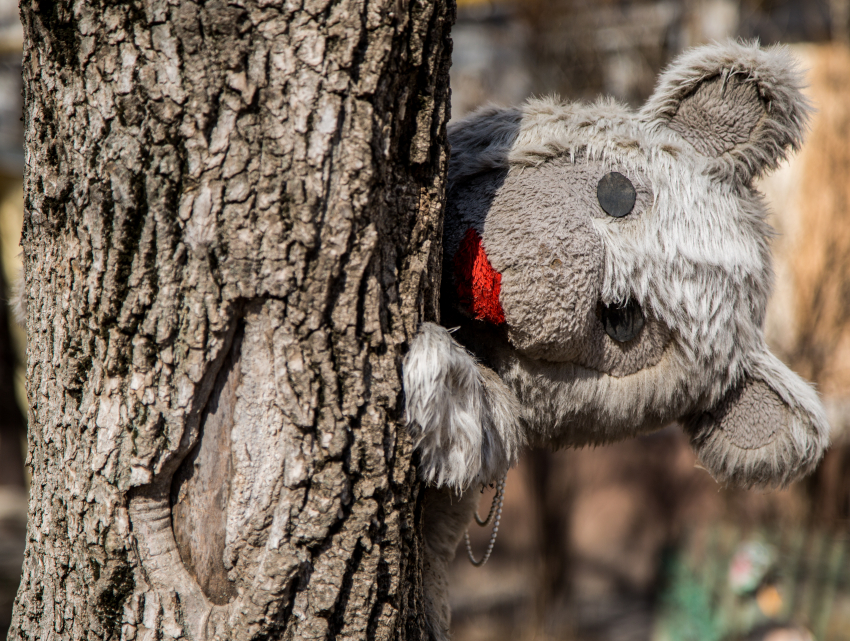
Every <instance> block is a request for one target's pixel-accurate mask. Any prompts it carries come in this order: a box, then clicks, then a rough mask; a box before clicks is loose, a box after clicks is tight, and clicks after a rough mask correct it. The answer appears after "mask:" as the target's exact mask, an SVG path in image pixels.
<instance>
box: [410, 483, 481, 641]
mask: <svg viewBox="0 0 850 641" xmlns="http://www.w3.org/2000/svg"><path fill="white" fill-rule="evenodd" d="M480 497H481V495H480V494H479V492H478V491H477V490H469V491H467V492H464V493H463V494H462V495H459V494H457V493H455V492H454V490H451V489H448V488H439V489H438V488H433V487H429V488H427V489H426V490H425V499H424V506H423V530H424V531H423V534H424V538H425V552H426V554H425V563H424V567H423V581H424V592H425V594H424V597H425V612H426V616H427V617H428V619H427V622H426V624H427V629H428V634H429V635H430V639H431V641H448V640H449V639H450V636H449V623H450V622H451V608H450V607H449V593H448V570H449V565H450V564H451V562H452V560H454V557H455V552H456V551H457V547H458V544H459V543H460V540H461V539H462V538H463V533H464V532H465V531H466V529H467V528H468V527H469V523H470V521H471V520H472V514H473V512H475V510H476V508H477V506H478V499H479V498H480Z"/></svg>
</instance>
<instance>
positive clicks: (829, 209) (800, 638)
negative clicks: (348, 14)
mask: <svg viewBox="0 0 850 641" xmlns="http://www.w3.org/2000/svg"><path fill="white" fill-rule="evenodd" d="M458 5H459V6H458V21H457V25H456V26H455V28H454V30H453V33H452V35H453V39H454V53H453V64H452V71H451V74H452V77H451V81H452V117H453V118H454V119H457V118H460V117H463V116H464V115H465V114H467V113H469V112H470V111H472V110H474V109H475V108H476V107H478V106H480V105H482V104H485V103H489V102H495V103H501V104H514V103H518V102H521V101H522V100H524V99H525V98H526V97H528V96H531V95H541V94H543V95H545V94H553V93H554V94H558V95H560V96H561V97H562V98H563V99H565V100H592V99H593V98H594V97H595V96H597V95H599V94H609V95H613V96H615V97H616V98H618V99H619V100H621V101H623V102H625V103H628V104H630V105H631V106H633V107H638V106H640V105H641V104H642V103H643V102H644V100H646V98H647V97H648V96H649V95H650V94H651V93H652V90H653V88H654V85H655V81H656V78H657V76H658V74H659V72H660V71H661V70H662V69H663V68H664V67H665V66H666V65H667V64H668V63H669V62H670V61H671V59H672V58H673V57H674V56H676V55H677V54H678V53H680V52H681V51H682V50H683V49H686V48H688V47H692V46H694V45H699V44H703V43H707V42H711V41H713V40H720V39H725V38H729V37H733V38H746V39H751V38H758V39H759V40H760V41H761V43H762V44H764V45H768V44H772V43H777V42H782V43H788V44H790V45H791V48H792V50H793V52H794V54H795V55H796V56H797V57H798V58H799V60H800V62H801V63H802V66H803V68H805V69H806V70H807V80H808V84H809V87H808V89H807V93H808V95H809V96H810V98H811V100H812V101H813V102H814V104H815V106H816V108H817V110H818V111H817V113H816V114H815V116H814V119H813V122H812V128H811V131H810V133H809V135H808V137H807V140H806V144H805V147H804V148H803V151H802V152H801V153H799V154H798V155H796V156H795V157H794V158H792V159H791V161H790V162H787V163H785V164H784V165H783V166H782V168H781V169H780V170H779V171H777V172H775V173H774V174H773V175H772V176H770V177H769V178H768V179H765V180H763V181H762V182H761V184H760V185H759V186H760V188H761V189H762V191H764V193H765V194H766V196H767V199H768V202H769V204H770V209H771V211H772V214H771V216H772V223H773V225H774V227H775V228H776V230H777V231H778V236H777V237H776V238H775V240H774V242H773V248H774V256H775V259H776V272H777V278H776V281H777V282H776V287H775V291H774V295H773V298H772V301H771V306H770V310H769V314H768V321H767V333H768V340H769V342H770V343H771V346H772V348H773V350H774V351H775V352H776V353H777V354H778V355H779V356H780V357H781V358H782V359H783V360H784V361H785V362H786V363H788V364H789V365H790V366H791V367H792V368H793V369H795V370H796V371H797V372H799V373H800V374H801V375H803V376H804V377H806V378H808V379H809V380H811V381H814V382H815V383H816V384H817V386H818V389H819V390H820V392H821V393H822V395H823V397H824V401H825V403H826V405H827V408H828V413H829V419H830V423H831V427H832V430H833V432H832V440H833V446H832V448H831V450H830V451H829V453H828V454H827V456H826V459H825V460H824V462H823V463H822V464H821V466H820V467H819V469H818V470H817V471H816V472H815V474H814V475H813V476H812V477H810V478H808V479H806V480H805V481H803V482H800V483H797V484H795V485H794V486H792V487H790V488H788V489H787V490H784V491H781V492H772V493H761V492H753V491H742V490H732V489H726V488H723V487H720V486H718V485H717V484H716V483H715V482H714V481H713V480H712V479H711V477H709V475H708V474H707V473H706V472H705V471H704V470H702V469H700V468H699V467H698V466H697V464H696V461H695V459H694V456H693V454H692V453H691V450H690V447H689V446H688V443H687V440H686V438H685V437H684V435H683V434H682V432H681V430H680V429H679V428H678V427H677V426H670V427H669V428H667V429H665V430H663V431H661V432H659V433H657V434H654V435H652V436H648V437H645V438H641V439H637V440H633V441H628V442H625V443H620V444H618V445H614V446H608V447H600V448H595V449H584V450H577V451H576V450H571V451H562V452H556V453H549V452H543V451H536V452H532V453H531V454H530V455H527V456H525V457H524V458H523V460H522V462H521V463H520V465H519V467H518V468H517V469H514V470H512V471H511V472H510V474H509V475H508V482H507V490H506V498H505V509H504V515H503V519H502V525H501V527H500V531H499V538H498V541H497V543H496V548H495V552H494V553H493V556H492V558H491V560H490V562H489V563H488V564H487V565H485V566H484V567H483V568H474V567H472V565H470V563H469V561H468V560H467V558H466V551H465V550H464V549H463V547H461V549H460V550H458V556H457V559H456V560H455V564H454V568H453V576H452V577H451V580H450V585H451V591H452V603H453V629H454V638H455V641H479V640H484V639H487V640H493V641H501V640H503V639H505V640H507V639H520V640H526V639H527V640H531V639H538V640H540V641H543V640H549V639H559V640H560V639H564V640H581V641H650V640H651V641H738V640H740V641H745V640H746V641H808V640H811V639H817V641H847V640H850V438H848V435H850V48H848V40H850V0H744V1H736V0H680V1H674V0H643V1H640V0H634V1H629V2H626V1H614V0H607V1H606V0H597V1H590V0H515V1H508V0H503V1H486V0H459V1H458ZM491 497H492V491H489V492H486V493H485V494H484V495H482V498H481V508H480V511H481V512H482V513H484V512H486V511H487V510H488V509H489V505H490V498H491ZM470 534H471V536H472V542H473V549H474V550H475V551H476V554H477V555H479V556H480V555H481V554H482V553H483V550H484V549H485V547H486V544H487V540H488V538H489V535H490V531H489V528H483V529H482V528H478V527H477V526H472V528H471V532H470Z"/></svg>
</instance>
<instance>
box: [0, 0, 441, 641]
mask: <svg viewBox="0 0 850 641" xmlns="http://www.w3.org/2000/svg"><path fill="white" fill-rule="evenodd" d="M302 5H303V6H302ZM21 15H22V19H23V22H24V29H25V33H26V43H27V44H26V46H25V51H24V91H25V117H26V149H27V151H26V156H27V169H26V175H25V198H26V216H25V222H24V231H23V247H24V255H25V272H26V281H25V293H26V297H27V303H28V306H27V310H28V318H27V330H28V337H29V345H28V351H29V354H28V357H29V358H28V365H27V375H28V394H29V400H30V405H31V410H30V412H31V413H30V420H29V425H30V435H29V447H30V455H29V456H30V464H31V466H32V474H33V476H32V496H31V502H30V511H29V531H28V540H27V551H26V557H25V561H24V573H23V578H22V583H21V588H20V592H19V594H18V598H17V601H16V606H15V614H14V620H13V625H12V629H11V632H10V639H94V638H103V639H106V638H111V639H118V638H124V639H140V640H148V639H150V640H153V639H169V638H186V639H194V640H199V639H212V638H222V639H224V638H232V639H240V640H242V639H250V638H256V639H267V638H282V639H325V638H358V639H360V638H368V639H372V638H376V639H389V638H393V639H418V638H420V637H421V635H422V613H421V605H420V603H421V600H420V598H419V596H420V591H421V558H420V550H421V534H420V532H421V527H420V523H419V520H418V515H419V513H420V510H421V505H420V504H421V493H420V489H419V485H418V483H417V481H416V474H415V469H414V467H413V466H412V465H411V461H410V457H411V443H410V441H409V439H408V438H407V436H406V432H405V430H404V427H403V421H402V416H401V404H402V393H401V383H400V367H401V358H402V356H403V354H404V352H405V350H406V345H407V342H408V341H409V340H410V339H411V338H412V336H413V335H414V333H415V332H416V330H417V328H418V325H419V323H420V322H421V321H422V320H424V319H433V318H435V317H436V314H437V300H436V298H437V292H438V287H436V286H435V284H437V283H439V262H440V258H441V247H440V236H441V226H442V204H443V200H444V176H445V170H446V161H447V144H446V136H445V122H446V120H447V117H448V66H449V56H450V40H449V35H448V34H449V28H450V25H451V22H452V20H453V17H454V9H453V4H452V2H451V0H441V1H439V2H432V0H419V1H417V0H385V1H383V2H377V1H373V2H362V1H361V2H358V1H356V0H338V1H336V2H328V1H327V0H303V1H299V0H292V1H291V2H281V1H277V2H276V1H275V0H244V1H240V0H234V1H233V2H231V3H225V2H223V1H222V0H208V1H207V2H205V3H198V4H195V3H192V2H189V1H187V0H181V1H180V2H170V3H169V2H165V1H164V0H148V1H147V2H140V1H139V0H130V1H128V2H122V3H111V2H90V3H85V2H82V1H81V0H75V1H74V2H71V3H69V2H68V1H67V0H24V2H23V3H22V5H21Z"/></svg>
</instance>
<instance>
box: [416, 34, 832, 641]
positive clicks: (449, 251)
mask: <svg viewBox="0 0 850 641" xmlns="http://www.w3.org/2000/svg"><path fill="white" fill-rule="evenodd" d="M800 86H801V79H800V76H799V74H798V72H797V71H796V70H795V68H794V64H793V61H792V60H791V59H790V57H789V55H788V53H787V51H786V50H785V49H781V48H774V49H770V50H762V49H759V48H758V47H757V46H755V45H746V44H739V43H727V44H723V45H712V46H708V47H703V48H698V49H694V50H692V51H690V52H688V53H686V54H684V55H683V56H681V57H680V58H679V59H678V60H677V61H676V62H674V63H673V65H672V66H671V67H670V69H668V70H667V71H666V72H665V73H664V74H663V75H662V77H661V78H660V80H659V84H658V87H657V89H656V91H655V93H654V94H653V96H652V97H651V98H650V100H649V101H648V102H647V104H646V105H645V106H644V107H643V108H642V109H641V110H640V112H638V113H635V112H632V111H631V110H629V109H627V108H625V107H623V106H620V105H618V104H616V103H614V102H612V101H609V100H603V101H599V102H597V103H595V104H592V105H584V104H566V103H560V102H557V101H555V100H551V99H544V100H530V101H529V102H527V103H526V104H525V105H524V106H522V107H520V108H511V109H498V108H487V109H484V110H482V111H479V112H477V113H475V114H473V115H472V116H470V117H469V118H467V119H465V120H463V121H461V122H458V123H457V124H455V125H453V126H452V128H451V129H450V140H451V144H452V158H451V165H450V171H449V196H448V205H447V210H446V218H445V227H444V263H443V265H444V267H443V272H444V273H443V319H442V320H443V323H444V325H445V326H446V327H455V326H457V327H458V329H457V330H456V331H455V332H454V333H450V332H449V331H448V330H446V329H444V327H441V326H439V325H435V324H425V325H424V326H423V327H422V330H421V333H420V335H419V336H418V337H417V338H416V339H415V341H414V343H413V344H412V345H411V350H410V353H409V354H408V357H407V360H406V362H405V373H404V385H405V394H406V399H407V412H408V420H409V423H410V429H411V432H412V434H413V435H414V437H415V438H416V439H417V444H418V449H419V451H420V456H421V462H420V473H421V475H422V478H423V479H424V480H426V481H427V482H429V484H430V485H431V486H432V488H431V489H429V495H428V497H427V498H426V513H425V517H424V518H425V520H426V522H425V537H426V545H427V546H428V550H429V561H428V563H427V567H426V592H427V594H426V599H427V600H428V602H429V609H430V610H429V611H430V614H429V617H430V620H429V622H428V625H429V627H430V632H431V634H432V636H433V637H434V638H435V639H445V638H447V635H448V622H449V612H448V605H447V601H446V592H445V582H446V577H445V572H446V566H447V564H448V562H449V561H450V560H451V558H452V557H453V555H454V551H455V548H456V546H457V543H458V542H459V540H460V537H461V536H462V534H463V531H464V529H465V528H466V527H467V525H468V523H469V519H470V518H471V511H472V510H473V509H474V503H475V500H476V499H477V496H478V493H477V491H469V492H467V491H466V490H477V488H478V487H480V486H481V485H482V484H488V483H492V482H494V481H496V480H497V479H499V478H500V477H501V476H502V475H503V474H504V472H505V471H506V470H507V468H508V467H509V466H511V465H512V464H513V463H515V462H516V459H517V456H518V455H519V453H520V451H521V450H522V449H523V448H524V447H525V446H527V445H537V446H550V447H562V446H581V445H586V444H597V443H606V442H610V441H614V440H618V439H623V438H627V437H630V436H634V435H637V434H641V433H644V432H647V431H650V430H654V429H658V428H660V427H662V426H664V425H666V424H668V423H670V422H671V421H676V420H678V421H680V422H681V424H682V425H683V427H684V429H685V430H686V432H687V433H688V435H689V436H690V438H691V442H692V444H693V447H694V449H695V450H696V453H697V455H698V456H699V458H700V460H701V462H702V464H703V465H704V466H705V467H706V469H708V470H709V472H711V474H712V475H714V477H715V478H716V479H717V480H718V481H721V482H731V483H735V484H739V485H744V486H759V487H773V486H781V485H785V484H787V483H788V482H790V481H791V480H793V479H794V478H796V477H797V476H799V475H801V474H804V473H806V472H808V471H809V470H811V469H812V467H813V466H814V465H815V464H816V463H817V462H818V461H819V460H820V458H821V456H822V454H823V451H824V449H825V448H826V446H827V442H828V436H827V433H828V426H827V424H826V421H825V419H824V415H823V410H822V407H821V404H820V402H819V400H818V398H817V395H816V394H815V393H814V391H813V390H812V389H811V387H810V386H809V385H808V384H806V383H805V382H804V381H802V380H801V379H800V378H799V377H797V376H796V375H795V374H794V373H793V372H791V371H790V370H789V369H788V368H787V367H785V366H784V365H783V364H782V363H781V362H780V361H779V360H778V359H777V358H776V357H774V356H773V355H772V354H771V353H770V352H769V350H768V349H767V347H766V345H765V341H764V335H763V324H764V315H765V309H766V305H767V298H768V294H769V291H770V286H771V280H772V272H771V266H770V254H769V247H768V239H769V236H770V234H771V230H770V228H769V226H768V225H767V223H766V222H765V215H766V212H765V209H764V206H763V203H762V200H761V197H760V195H759V194H758V192H757V191H756V190H755V189H754V188H753V185H752V182H753V180H754V179H755V178H756V177H758V176H759V175H760V174H762V173H763V172H765V171H768V170H771V169H773V168H774V167H775V166H776V165H777V163H778V162H779V161H780V160H782V159H783V158H784V156H785V154H786V152H787V151H788V150H789V149H796V148H797V147H798V145H799V144H800V143H801V140H802V135H803V131H804V128H805V122H806V118H807V112H808V109H809V107H808V105H807V103H806V101H805V99H804V98H803V96H802V94H801V93H800Z"/></svg>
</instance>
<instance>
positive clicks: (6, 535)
mask: <svg viewBox="0 0 850 641" xmlns="http://www.w3.org/2000/svg"><path fill="white" fill-rule="evenodd" d="M453 37H454V43H455V44H454V46H455V48H454V63H453V67H452V92H453V94H452V109H453V112H452V115H453V117H454V118H458V117H462V116H463V115H464V114H466V113H469V112H470V111H471V110H473V109H475V108H476V107H478V106H479V105H482V104H485V103H487V102H497V103H503V104H512V103H517V102H520V101H522V100H523V99H525V98H526V97H527V96H529V95H532V94H534V95H540V94H549V93H557V94H559V95H561V96H562V97H563V98H565V99H571V100H573V99H582V100H589V99H593V98H594V97H595V96H596V95H598V94H600V93H606V94H611V95H614V96H615V97H617V98H618V99H620V100H622V101H624V102H626V103H629V104H631V105H633V106H638V105H640V104H641V103H642V102H643V100H645V99H646V97H647V96H648V95H649V94H650V93H651V92H652V89H653V86H654V83H655V79H656V77H657V75H658V72H659V70H660V69H662V68H663V67H664V66H665V65H666V64H667V63H668V62H669V61H670V60H671V59H672V57H673V56H675V55H676V54H677V53H679V52H680V51H682V50H683V49H685V48H687V47H690V46H694V45H697V44H701V43H704V42H710V41H712V40H716V39H723V38H727V37H742V38H755V37H757V38H759V39H760V40H761V42H762V43H763V44H770V43H774V42H784V43H789V44H791V45H792V48H793V50H794V53H795V54H796V55H797V56H798V57H799V59H800V60H801V62H802V64H803V65H804V67H805V68H806V69H808V81H809V89H808V93H809V95H810V97H811V99H812V101H813V102H814V103H815V105H816V107H817V109H818V112H817V114H816V115H815V118H814V121H813V123H812V130H811V132H810V135H809V137H808V141H807V143H806V146H805V148H804V149H803V151H802V152H801V153H800V154H798V155H797V156H796V157H794V158H793V159H792V160H791V161H790V162H788V163H786V164H785V165H784V166H783V167H782V168H781V169H780V170H779V171H778V172H776V173H775V174H774V175H772V176H771V177H770V178H768V179H767V180H765V181H763V183H762V185H761V188H762V189H763V190H764V192H765V193H766V194H767V196H768V200H769V202H770V203H771V209H772V211H773V224H774V226H775V227H776V229H777V231H778V232H779V235H778V236H777V238H776V239H775V241H774V250H775V255H776V268H777V269H776V271H777V284H776V291H775V294H774V297H773V300H772V303H771V308H770V313H769V317H768V323H767V325H768V327H767V329H768V335H769V339H770V342H771V345H772V347H773V349H774V350H775V351H776V352H777V353H778V354H779V355H780V356H781V357H782V358H783V359H784V360H785V361H786V362H787V363H788V364H789V365H791V366H792V367H793V368H794V369H796V370H797V371H798V372H800V373H801V374H802V375H804V376H806V377H807V378H809V379H810V380H813V381H815V382H816V383H817V385H818V388H819V389H820V391H821V392H822V394H823V396H824V400H825V402H826V404H827V407H828V410H829V415H830V421H831V425H832V428H833V442H834V445H833V447H832V449H831V450H830V452H829V453H828V454H827V457H826V459H825V460H824V462H823V464H822V465H821V466H820V468H819V469H818V471H817V472H816V473H815V474H814V475H813V476H812V477H811V478H809V479H807V480H806V481H804V482H802V483H798V484H796V485H794V486H793V487H791V488H789V489H787V490H785V491H782V492H774V493H767V494H765V493H757V492H746V491H739V490H730V489H725V488H721V487H719V486H717V484H715V483H714V481H713V480H712V479H711V478H710V477H709V476H708V475H707V474H706V473H705V472H704V471H703V470H701V469H700V468H699V467H697V466H696V462H695V460H694V457H693V455H692V454H691V452H690V449H689V447H688V445H687V442H686V439H685V438H684V436H683V435H682V433H681V431H680V430H679V429H678V428H677V427H676V426H671V427H669V428H667V429H665V430H663V431H661V432H660V433H657V434H655V435H652V436H649V437H646V438H641V439H637V440H634V441H629V442H625V443H621V444H618V445H614V446H609V447H602V448H595V449H585V450H579V451H563V452H557V453H549V452H532V453H530V454H529V455H527V456H526V457H525V458H524V459H523V461H522V462H521V464H520V465H519V467H518V468H517V469H515V470H512V471H511V473H510V475H509V476H508V485H507V494H506V501H505V511H504V516H503V520H502V527H501V530H500V535H499V539H498V541H497V544H496V549H495V552H494V554H493V557H492V559H491V560H490V562H489V563H488V564H487V565H486V566H484V567H483V568H480V569H477V568H473V567H472V566H471V565H470V564H469V562H468V561H467V560H466V555H465V551H464V550H463V549H461V550H459V552H458V558H457V560H456V562H455V565H454V568H453V576H452V577H451V586H452V603H453V611H454V624H453V628H454V635H455V640H456V641H478V640H484V639H488V640H493V641H501V640H503V639H504V640H507V639H519V640H523V641H525V640H540V641H547V640H550V639H563V640H575V641H579V640H581V641H650V640H651V641H738V640H740V641H744V640H747V641H804V640H810V639H817V640H818V641H850V540H848V539H850V439H848V434H850V48H848V40H850V0H785V1H783V0H776V1H772V0H764V1H759V0H746V1H734V0H679V1H674V0H662V1H659V0H646V1H637V0H635V1H631V2H625V1H613V0H597V1H592V0H524V1H523V0H515V1H513V2H511V1H508V0H504V1H492V2H491V1H487V0H459V9H458V22H457V25H456V26H455V29H454V32H453ZM21 43H22V32H21V29H20V24H19V22H18V8H17V2H16V1H15V0H0V300H3V301H8V300H9V299H10V298H11V294H10V292H11V290H12V288H13V287H14V284H15V283H16V282H17V280H18V279H19V274H20V258H19V252H20V248H19V246H18V245H19V238H20V228H21V220H22V213H23V200H22V191H21V179H20V176H21V173H22V170H23V151H22V139H23V135H22V123H21V120H20V117H21V96H20V89H21V79H20V72H21V67H20V58H21ZM24 354H25V345H24V338H23V332H22V330H21V328H20V327H19V326H18V325H17V324H16V323H15V322H14V321H13V320H11V319H10V316H9V307H8V305H0V638H5V634H6V628H7V627H8V624H9V619H10V615H11V605H12V600H13V598H14V593H15V591H16V589H17V584H18V579H19V574H20V568H21V560H22V554H23V545H24V536H25V533H24V526H25V520H26V483H27V480H26V478H25V473H24V469H23V460H24V459H23V457H24V419H23V416H24V414H25V408H26V396H25V393H24V391H23V385H22V376H21V368H20V364H21V362H22V360H23V358H24ZM491 496H492V492H488V493H485V494H484V495H483V496H482V511H486V507H487V504H488V502H489V499H490V497H491ZM473 530H475V531H473V532H472V540H473V545H474V547H475V549H476V550H477V551H478V554H480V553H481V551H482V550H483V548H484V546H485V545H486V541H487V538H488V536H489V531H488V530H480V529H478V528H473Z"/></svg>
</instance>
